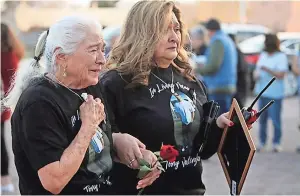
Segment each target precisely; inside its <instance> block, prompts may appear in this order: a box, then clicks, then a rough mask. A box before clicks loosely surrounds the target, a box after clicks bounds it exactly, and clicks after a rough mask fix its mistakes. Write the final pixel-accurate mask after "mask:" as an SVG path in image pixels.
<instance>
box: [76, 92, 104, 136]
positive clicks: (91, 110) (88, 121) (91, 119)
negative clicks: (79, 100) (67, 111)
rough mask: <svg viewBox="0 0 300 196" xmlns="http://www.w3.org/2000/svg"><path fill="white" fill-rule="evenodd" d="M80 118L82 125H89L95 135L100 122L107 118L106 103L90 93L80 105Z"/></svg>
mask: <svg viewBox="0 0 300 196" xmlns="http://www.w3.org/2000/svg"><path fill="white" fill-rule="evenodd" d="M80 118H81V121H82V125H83V126H86V127H89V130H90V131H91V132H92V134H93V135H94V134H95V133H96V130H97V127H98V126H99V124H100V123H101V122H102V121H103V120H104V119H105V111H104V105H103V104H102V103H101V100H100V99H99V98H96V99H94V98H93V96H92V95H88V97H87V100H86V101H85V102H84V103H83V104H82V105H81V106H80ZM90 127H91V129H90Z"/></svg>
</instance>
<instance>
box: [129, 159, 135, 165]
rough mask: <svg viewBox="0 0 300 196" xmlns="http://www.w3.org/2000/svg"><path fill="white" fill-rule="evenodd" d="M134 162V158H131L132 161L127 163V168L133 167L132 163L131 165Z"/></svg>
mask: <svg viewBox="0 0 300 196" xmlns="http://www.w3.org/2000/svg"><path fill="white" fill-rule="evenodd" d="M134 161H135V158H133V159H132V160H131V161H130V162H129V164H128V166H129V167H132V166H133V164H132V163H133V162H134Z"/></svg>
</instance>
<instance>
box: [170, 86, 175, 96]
mask: <svg viewBox="0 0 300 196" xmlns="http://www.w3.org/2000/svg"><path fill="white" fill-rule="evenodd" d="M171 93H172V94H174V93H175V90H174V84H172V85H171Z"/></svg>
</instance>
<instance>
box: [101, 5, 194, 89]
mask: <svg viewBox="0 0 300 196" xmlns="http://www.w3.org/2000/svg"><path fill="white" fill-rule="evenodd" d="M172 12H173V13H174V14H175V16H176V17H177V20H178V22H179V24H180V27H181V29H180V31H181V43H180V46H179V50H178V56H177V57H176V59H174V61H173V63H172V64H173V66H174V67H175V68H176V70H178V72H180V73H182V74H183V76H184V77H186V78H188V79H189V80H193V77H194V75H193V73H192V67H191V66H190V64H189V57H188V54H187V51H186V50H185V49H184V43H185V41H184V39H186V35H187V31H186V30H185V28H184V24H183V22H182V20H181V12H180V10H179V9H178V8H177V7H176V5H175V4H174V2H173V1H164V0H163V1H140V2H137V3H136V4H135V5H134V6H133V7H132V8H131V10H130V12H129V14H128V16H127V19H126V22H125V24H124V26H123V28H122V32H121V35H120V38H119V40H118V41H117V43H116V44H115V45H114V47H113V49H112V51H111V53H110V55H109V56H110V57H109V60H108V62H107V65H108V67H109V68H111V69H116V70H117V71H118V72H119V73H120V74H121V75H130V76H131V81H130V82H129V84H128V85H127V87H135V86H139V85H146V86H147V85H148V80H149V75H150V72H151V69H152V68H153V67H154V66H155V64H154V61H153V56H154V50H155V47H156V45H157V44H158V42H159V40H160V39H161V38H162V36H163V35H164V32H165V30H166V28H167V27H168V25H169V22H170V21H169V20H168V19H169V18H171V17H170V16H171V14H172ZM112 66H116V67H112Z"/></svg>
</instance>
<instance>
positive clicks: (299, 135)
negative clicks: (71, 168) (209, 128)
mask: <svg viewBox="0 0 300 196" xmlns="http://www.w3.org/2000/svg"><path fill="white" fill-rule="evenodd" d="M251 100H253V98H250V99H249V100H248V102H249V103H250V101H251ZM299 112H300V105H299V100H298V98H297V97H292V98H287V99H286V100H284V102H283V113H282V117H283V138H282V147H283V151H282V152H280V153H273V152H272V151H271V145H270V144H271V140H272V135H273V127H272V124H271V122H269V126H268V133H269V144H268V149H269V150H267V151H266V152H261V153H257V152H256V153H255V155H254V158H253V161H252V164H251V166H250V169H249V172H248V175H247V178H246V181H245V183H244V186H243V189H242V192H241V194H242V195H257V194H259V195H300V153H296V152H295V149H296V147H297V146H298V145H300V132H299V130H298V123H299V118H300V114H299ZM6 131H7V132H6V133H7V134H6V141H7V144H10V145H8V149H9V154H10V172H11V174H12V180H13V182H14V184H15V187H18V175H17V173H16V169H15V166H14V162H13V154H12V151H11V135H10V128H9V124H7V130H6ZM257 133H258V123H255V124H254V126H253V128H252V131H251V135H252V139H253V141H254V142H255V143H257ZM203 168H204V171H203V181H204V184H205V186H206V188H207V192H206V194H207V195H228V194H229V193H230V192H229V187H228V184H227V181H226V178H225V175H224V172H223V170H222V167H221V164H220V161H219V159H218V157H217V155H214V156H213V157H212V158H210V159H209V160H207V161H203ZM195 180H196V179H195ZM14 194H19V191H18V190H17V191H16V192H15V193H14Z"/></svg>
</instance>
